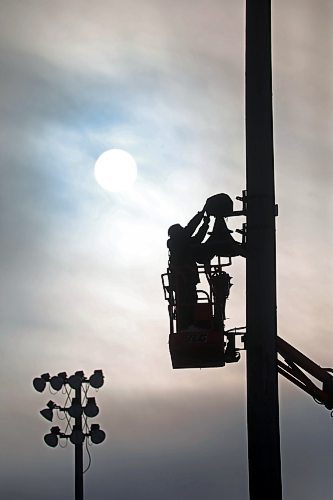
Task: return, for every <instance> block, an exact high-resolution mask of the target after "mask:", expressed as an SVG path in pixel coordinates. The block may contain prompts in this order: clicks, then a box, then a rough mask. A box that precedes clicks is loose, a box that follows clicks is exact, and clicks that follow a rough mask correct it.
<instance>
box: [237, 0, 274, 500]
mask: <svg viewBox="0 0 333 500" xmlns="http://www.w3.org/2000/svg"><path fill="white" fill-rule="evenodd" d="M245 87H246V90H245V93H246V182H247V186H246V190H247V193H246V195H247V197H246V204H247V259H246V329H247V335H246V349H247V426H248V460H249V491H250V498H251V500H261V499H265V500H266V499H268V498H269V499H270V500H280V499H281V498H282V486H281V460H280V431H279V402H278V373H277V346H276V343H277V324H276V322H277V319H276V241H275V215H276V213H275V212H276V210H275V188H274V153H273V116H272V73H271V1H270V0H247V1H246V85H245Z"/></svg>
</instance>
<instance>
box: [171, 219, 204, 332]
mask: <svg viewBox="0 0 333 500" xmlns="http://www.w3.org/2000/svg"><path fill="white" fill-rule="evenodd" d="M202 220H203V223H202V225H201V226H200V227H199V225H200V224H201V222H202ZM208 226H209V217H204V210H202V211H201V212H198V213H197V214H196V215H195V216H194V217H193V218H192V219H191V220H190V222H189V223H188V224H187V226H185V227H183V226H181V225H180V224H174V225H173V226H171V227H170V228H169V231H168V235H169V239H168V242H167V246H168V248H169V251H170V261H169V266H170V273H171V276H170V286H171V289H172V291H174V293H175V299H176V314H177V329H178V330H179V331H181V330H185V329H186V328H188V327H189V326H190V325H192V324H193V323H194V317H195V306H196V303H197V288H196V285H197V283H199V281H200V279H199V273H198V268H197V263H196V259H197V255H196V253H197V249H198V248H199V247H200V244H201V243H202V241H203V240H204V238H205V236H206V233H207V230H208ZM198 227H199V229H198ZM197 229H198V231H197V233H196V234H195V235H194V236H193V234H194V233H195V231H196V230H197Z"/></svg>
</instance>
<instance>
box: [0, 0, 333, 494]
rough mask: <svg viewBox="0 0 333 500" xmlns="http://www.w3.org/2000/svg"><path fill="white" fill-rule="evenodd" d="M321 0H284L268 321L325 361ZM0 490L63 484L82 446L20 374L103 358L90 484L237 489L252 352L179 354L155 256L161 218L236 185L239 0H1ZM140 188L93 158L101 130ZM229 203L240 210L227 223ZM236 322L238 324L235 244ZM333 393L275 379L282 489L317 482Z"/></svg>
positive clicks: (40, 490) (240, 124)
mask: <svg viewBox="0 0 333 500" xmlns="http://www.w3.org/2000/svg"><path fill="white" fill-rule="evenodd" d="M332 19H333V13H332V4H331V2H330V1H329V0H306V1H302V2H301V1H299V0H297V1H295V2H293V3H292V5H291V4H290V2H288V1H287V0H285V1H282V2H274V6H273V35H274V36H273V56H274V57H273V77H274V78H273V79H274V114H275V162H276V185H277V201H278V202H279V205H280V214H279V217H278V220H277V238H278V280H279V291H278V296H279V309H278V311H279V326H280V333H281V335H282V336H284V337H285V338H287V339H289V340H290V341H291V342H293V343H295V345H296V347H299V348H300V349H301V350H304V352H305V353H306V354H307V355H309V356H310V357H313V358H314V360H316V361H317V362H318V363H320V364H322V365H323V366H328V365H332V363H333V349H332V348H333V340H332V339H333V337H332V331H333V315H332V312H331V311H332V300H333V278H332V276H333V269H332V259H331V254H332V244H333V242H332V234H333V227H332V212H333V210H332V199H333V198H332V173H331V172H332V169H331V158H332V136H333V134H332V132H333V126H332V123H333V122H332V118H333V96H332V88H333V81H332V80H333V76H332V75H333V68H332V61H333V57H332V46H333V44H332V32H331V24H332ZM0 43H1V47H2V51H1V55H0V62H1V75H0V111H1V117H2V127H1V133H0V150H1V160H2V161H1V170H2V182H1V185H0V200H1V217H0V229H1V234H2V245H1V260H0V270H1V274H2V276H3V283H4V286H3V291H2V294H1V302H0V310H1V347H2V352H3V362H2V364H1V368H0V371H1V375H2V380H3V384H2V386H1V397H2V409H1V413H2V429H1V443H2V449H3V454H2V455H3V457H2V467H1V471H2V481H1V486H0V496H1V497H2V498H5V499H7V498H8V499H10V498H15V499H17V500H27V499H30V498H35V499H37V500H38V499H39V498H40V499H41V498H48V499H50V500H52V499H53V498H56V497H57V498H59V497H62V498H66V497H69V496H70V495H71V492H72V479H73V470H72V454H73V449H70V448H71V447H68V448H67V449H66V450H59V449H57V450H51V449H49V448H47V447H46V446H44V444H43V442H42V435H43V433H46V432H47V431H48V429H49V427H48V423H47V422H45V421H44V422H43V421H42V419H41V418H40V417H39V415H38V411H39V409H41V408H43V406H44V405H45V403H46V402H47V400H48V397H49V398H55V396H51V395H48V394H46V393H44V394H42V395H39V394H37V393H34V391H33V389H32V388H31V380H32V378H33V377H34V376H36V375H39V374H40V373H43V372H45V371H49V372H50V373H56V372H58V371H61V370H63V369H65V370H67V371H68V372H73V371H75V370H77V369H81V368H82V369H84V370H85V371H86V373H87V374H90V372H91V371H93V370H94V369H95V368H102V369H103V370H104V372H105V374H106V386H105V387H104V388H103V389H102V390H101V391H100V392H99V393H98V394H97V399H98V402H99V404H100V407H101V415H100V417H98V419H96V421H100V422H101V424H102V426H103V428H104V429H105V430H106V432H107V435H108V438H107V441H106V443H105V444H103V445H101V446H100V447H94V448H93V449H92V453H93V464H92V467H91V470H90V471H89V472H87V475H86V479H85V481H86V489H87V495H86V496H87V498H94V499H96V500H99V499H100V500H102V499H104V498H116V499H117V500H130V499H131V498H134V496H135V497H136V498H139V499H140V498H142V499H143V498H145V499H147V500H149V499H153V498H154V499H158V500H164V499H167V498H168V499H169V498H171V497H176V498H181V500H187V499H191V500H201V499H203V498H208V499H209V500H215V499H217V498H221V497H222V498H228V499H230V500H232V499H235V500H237V499H240V498H245V497H246V494H247V469H246V453H247V451H246V417H245V383H244V382H245V363H244V358H243V360H242V361H241V363H240V364H239V365H237V366H230V367H227V368H224V369H223V370H206V371H205V370H201V371H195V370H187V371H175V372H172V370H171V368H170V361H169V355H168V345H167V335H168V318H167V307H166V303H164V301H163V296H162V290H161V286H160V274H161V272H163V271H164V269H165V267H166V263H167V251H166V248H165V241H166V232H167V228H168V226H169V225H170V224H172V223H174V222H177V221H179V222H181V223H186V221H187V220H188V219H189V218H190V217H191V216H192V215H193V213H195V212H196V211H197V210H199V209H200V208H201V207H202V206H203V204H204V202H205V200H206V198H207V197H208V196H209V195H211V194H213V193H215V192H218V191H225V192H228V193H230V195H231V196H232V197H235V196H236V195H239V194H240V193H241V190H242V189H243V188H244V187H245V166H244V161H245V144H244V98H243V95H244V2H240V1H238V2H228V1H224V2H221V1H217V0H216V1H214V0H209V1H208V2H202V1H189V0H181V1H177V2H171V3H170V2H168V3H165V2H161V1H158V0H145V1H143V2H134V1H132V0H131V1H130V0H126V1H123V2H121V3H119V2H114V1H102V0H99V1H95V2H94V3H91V2H88V1H85V0H77V1H71V2H65V1H63V0H60V1H58V2H54V1H52V2H51V1H48V0H45V1H43V2H39V1H34V0H26V1H25V2H21V1H18V0H11V1H3V2H2V14H1V20H0ZM111 147H121V148H124V149H127V150H128V151H129V152H130V153H132V154H133V156H134V157H135V158H136V160H137V162H138V169H139V177H138V181H137V184H136V185H135V188H134V189H133V190H132V191H131V192H129V193H126V194H118V195H108V194H106V193H105V192H102V191H101V189H100V188H99V187H98V186H97V184H96V183H95V181H94V178H93V165H94V161H95V159H96V157H97V156H98V155H99V154H100V153H101V152H102V151H103V150H105V149H108V148H111ZM237 223H238V224H240V222H239V221H236V222H232V227H237ZM235 260H236V262H235V263H234V264H233V267H232V270H231V272H230V273H231V274H232V276H233V277H234V279H233V281H234V287H233V289H232V294H231V297H230V300H229V302H228V316H229V318H230V319H229V320H228V326H230V327H232V326H242V325H243V324H244V321H245V319H244V317H245V311H244V262H242V261H239V262H237V259H235ZM331 427H332V426H331V421H330V418H329V413H328V412H327V411H326V412H325V410H324V409H323V408H321V407H317V405H315V404H314V403H313V402H312V400H311V399H310V398H309V397H307V396H306V395H303V394H300V393H299V391H298V390H297V389H296V388H291V387H289V386H288V385H287V384H286V383H283V384H282V385H281V439H282V458H283V474H284V489H285V498H286V500H288V499H289V500H294V499H297V498H302V500H313V498H318V499H320V500H328V499H329V498H330V497H331V494H330V492H331V491H332V487H333V484H332V475H331V473H330V469H329V465H330V461H331V456H332V441H331V438H330V436H331V435H332V429H331Z"/></svg>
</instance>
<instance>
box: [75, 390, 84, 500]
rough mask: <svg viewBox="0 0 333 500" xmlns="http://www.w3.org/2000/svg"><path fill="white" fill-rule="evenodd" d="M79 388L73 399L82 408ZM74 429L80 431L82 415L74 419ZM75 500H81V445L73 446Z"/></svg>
mask: <svg viewBox="0 0 333 500" xmlns="http://www.w3.org/2000/svg"><path fill="white" fill-rule="evenodd" d="M81 388H82V386H81V385H80V387H79V388H78V389H75V398H76V399H77V401H78V403H79V404H80V406H82V400H81ZM75 428H76V429H78V430H80V431H82V415H80V416H79V417H76V418H75ZM75 500H83V445H82V443H81V444H75Z"/></svg>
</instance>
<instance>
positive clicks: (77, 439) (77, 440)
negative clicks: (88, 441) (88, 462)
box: [69, 427, 85, 445]
mask: <svg viewBox="0 0 333 500" xmlns="http://www.w3.org/2000/svg"><path fill="white" fill-rule="evenodd" d="M84 438H85V435H84V434H83V432H82V431H81V429H76V428H75V427H74V429H73V431H72V434H71V435H70V436H69V440H70V442H71V443H73V444H76V445H79V444H82V443H83V441H84Z"/></svg>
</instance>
